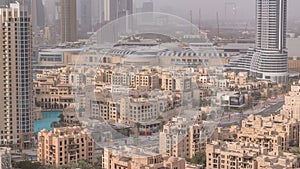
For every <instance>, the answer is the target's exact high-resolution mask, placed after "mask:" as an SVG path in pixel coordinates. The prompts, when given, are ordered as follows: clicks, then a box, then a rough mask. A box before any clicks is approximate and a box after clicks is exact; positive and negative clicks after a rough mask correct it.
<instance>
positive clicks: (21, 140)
mask: <svg viewBox="0 0 300 169" xmlns="http://www.w3.org/2000/svg"><path fill="white" fill-rule="evenodd" d="M0 19H1V20H0V22H1V23H0V39H1V40H0V46H1V50H0V55H1V56H2V57H1V59H0V65H1V66H0V90H1V92H0V136H1V137H0V145H14V146H20V147H21V148H22V147H26V146H30V144H31V143H32V135H33V118H32V81H33V79H32V65H31V58H32V30H31V22H30V17H29V16H28V15H27V12H26V11H24V10H23V8H22V7H21V5H20V4H19V3H18V2H15V3H10V5H9V6H6V7H3V8H0Z"/></svg>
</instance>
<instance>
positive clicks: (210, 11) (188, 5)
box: [136, 0, 300, 20]
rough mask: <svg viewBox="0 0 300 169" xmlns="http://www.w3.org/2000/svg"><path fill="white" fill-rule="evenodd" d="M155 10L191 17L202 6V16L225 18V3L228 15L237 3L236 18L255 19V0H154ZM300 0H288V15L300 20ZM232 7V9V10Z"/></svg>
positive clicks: (196, 13) (204, 17)
mask: <svg viewBox="0 0 300 169" xmlns="http://www.w3.org/2000/svg"><path fill="white" fill-rule="evenodd" d="M136 1H140V0H136ZM153 2H154V6H155V11H168V12H170V13H173V14H176V15H179V16H182V17H186V18H189V13H190V12H189V11H190V10H193V16H194V17H195V18H196V17H198V13H199V12H198V11H199V8H201V14H202V18H203V19H204V20H206V19H215V18H216V12H218V13H219V17H220V19H222V18H225V4H226V3H227V17H232V16H233V15H231V14H232V13H233V12H232V11H233V10H232V9H233V8H234V7H233V5H229V4H230V3H231V2H234V3H235V4H236V15H235V17H236V19H255V0H153ZM299 7H300V0H288V17H289V18H290V19H299V20H300V12H299ZM230 9H231V10H230Z"/></svg>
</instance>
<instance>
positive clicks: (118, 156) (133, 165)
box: [102, 146, 185, 169]
mask: <svg viewBox="0 0 300 169" xmlns="http://www.w3.org/2000/svg"><path fill="white" fill-rule="evenodd" d="M102 167H103V169H161V168H170V169H185V159H184V158H176V157H168V156H162V155H161V154H155V153H152V152H148V151H145V150H143V149H139V148H136V147H125V146H124V147H118V148H104V155H103V157H102Z"/></svg>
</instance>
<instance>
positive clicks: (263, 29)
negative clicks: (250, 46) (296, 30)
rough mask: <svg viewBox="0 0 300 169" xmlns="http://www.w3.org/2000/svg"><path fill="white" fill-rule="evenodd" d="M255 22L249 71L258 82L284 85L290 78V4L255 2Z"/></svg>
mask: <svg viewBox="0 0 300 169" xmlns="http://www.w3.org/2000/svg"><path fill="white" fill-rule="evenodd" d="M256 21H257V35H256V48H255V49H254V52H253V57H252V61H251V66H250V71H251V72H252V73H253V74H254V75H255V76H256V77H258V78H262V79H267V80H272V81H276V82H279V83H284V82H286V81H287V77H288V66H287V60H288V58H287V56H288V55H287V50H286V25H287V0H256Z"/></svg>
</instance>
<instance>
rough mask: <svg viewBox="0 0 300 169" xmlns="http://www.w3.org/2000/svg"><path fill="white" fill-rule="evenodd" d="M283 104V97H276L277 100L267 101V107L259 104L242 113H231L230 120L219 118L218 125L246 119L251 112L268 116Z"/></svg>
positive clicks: (235, 122)
mask: <svg viewBox="0 0 300 169" xmlns="http://www.w3.org/2000/svg"><path fill="white" fill-rule="evenodd" d="M283 104H284V100H283V98H278V99H277V100H274V101H268V102H267V103H266V105H267V107H264V106H262V105H263V104H260V105H258V106H256V107H254V108H253V109H251V110H246V111H245V112H244V113H243V114H240V113H236V114H234V115H231V117H230V120H228V119H223V120H221V123H220V126H226V125H230V124H237V123H239V122H240V121H241V120H243V119H246V118H247V117H248V116H249V115H251V114H254V115H262V116H268V115H270V114H272V113H275V112H277V111H278V110H279V109H280V108H281V107H282V106H283Z"/></svg>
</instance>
